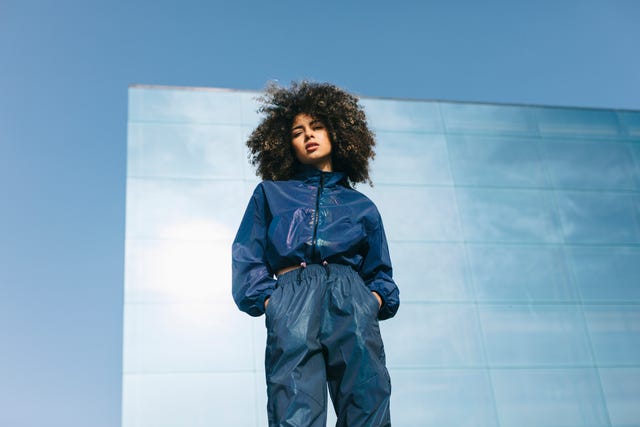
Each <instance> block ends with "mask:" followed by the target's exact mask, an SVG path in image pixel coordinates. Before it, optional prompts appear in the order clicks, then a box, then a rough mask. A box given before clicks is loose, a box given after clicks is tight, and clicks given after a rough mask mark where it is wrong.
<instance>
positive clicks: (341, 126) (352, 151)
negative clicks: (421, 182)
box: [247, 81, 375, 185]
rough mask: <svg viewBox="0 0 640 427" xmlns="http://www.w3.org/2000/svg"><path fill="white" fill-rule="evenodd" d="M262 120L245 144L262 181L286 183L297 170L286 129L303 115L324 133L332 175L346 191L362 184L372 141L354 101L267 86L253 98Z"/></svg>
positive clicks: (305, 88) (313, 88)
mask: <svg viewBox="0 0 640 427" xmlns="http://www.w3.org/2000/svg"><path fill="white" fill-rule="evenodd" d="M258 101H259V102H261V103H262V105H261V107H260V108H259V109H258V112H259V113H263V114H264V115H265V117H264V118H263V120H262V122H261V123H260V124H259V125H258V127H257V128H256V129H255V130H254V131H253V132H252V133H251V135H250V136H249V139H248V140H247V146H248V147H249V151H250V155H249V159H250V161H251V164H252V165H254V166H257V170H256V175H258V176H260V177H261V178H262V179H265V180H274V181H281V180H288V179H291V178H292V177H293V175H294V174H295V171H296V169H297V167H298V165H299V162H298V160H297V159H296V157H295V155H294V153H293V149H292V145H291V126H292V124H293V120H294V118H295V117H296V116H297V115H298V114H308V115H310V116H311V117H313V118H315V119H317V120H320V121H321V122H322V123H324V125H325V126H326V127H327V131H328V133H329V137H330V138H331V160H332V164H333V170H335V171H340V172H344V173H345V174H346V176H347V179H348V181H349V185H354V184H356V183H359V182H367V183H369V184H370V185H372V182H371V178H369V160H370V159H373V158H374V156H375V152H374V146H375V138H374V134H373V132H372V131H371V130H370V129H369V127H368V126H367V118H366V116H365V113H364V110H363V109H362V107H361V106H360V105H359V104H358V98H357V97H356V96H354V95H351V94H349V93H347V92H345V91H344V90H342V89H340V88H338V87H336V86H334V85H332V84H329V83H315V82H308V81H302V82H293V83H291V87H290V88H284V87H280V86H278V85H277V84H276V83H270V84H269V85H268V86H267V88H266V90H265V94H264V95H263V96H261V97H260V98H258Z"/></svg>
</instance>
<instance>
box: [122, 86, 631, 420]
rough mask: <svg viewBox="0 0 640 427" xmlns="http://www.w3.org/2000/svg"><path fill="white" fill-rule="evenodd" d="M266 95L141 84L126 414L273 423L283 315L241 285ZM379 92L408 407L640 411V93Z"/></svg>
mask: <svg viewBox="0 0 640 427" xmlns="http://www.w3.org/2000/svg"><path fill="white" fill-rule="evenodd" d="M257 95H259V94H258V93H257V92H243V91H231V90H215V89H190V88H171V87H169V88H168V87H147V86H133V87H131V88H130V89H129V122H128V169H127V212H126V262H125V266H126V267H125V268H126V273H125V306H124V316H125V318H124V368H123V369H124V372H123V426H124V427H143V426H144V427H147V426H148V427H164V426H176V427H184V426H190V427H199V426H202V427H204V426H234V427H235V426H266V425H267V422H266V391H265V381H264V362H263V354H264V346H265V339H266V335H265V328H264V318H263V317H259V318H252V317H249V316H248V315H246V314H244V313H241V312H240V311H238V310H237V308H236V306H235V304H234V303H233V301H232V298H231V256H230V255H231V254H230V250H231V242H232V239H233V237H234V236H235V232H236V230H237V227H238V225H239V222H240V220H241V218H242V214H243V212H244V209H245V207H246V205H247V202H248V200H249V197H250V195H251V192H252V190H253V188H254V187H255V185H256V184H257V183H258V179H257V178H256V176H255V174H254V170H253V168H252V167H251V166H250V165H249V163H248V161H247V152H246V149H245V145H244V140H245V139H246V137H247V136H248V134H249V133H250V132H251V130H252V129H253V128H254V127H255V125H256V124H257V123H258V120H259V116H258V115H257V113H256V105H257V104H256V101H255V97H256V96H257ZM362 103H363V105H364V106H365V110H366V112H367V114H368V117H369V122H370V124H371V126H372V128H373V129H374V130H375V132H376V135H377V138H378V147H377V157H376V159H375V162H374V163H373V167H372V169H373V180H374V184H375V186H374V187H373V188H370V187H368V186H360V187H359V188H358V189H359V190H360V191H362V192H364V193H365V194H367V195H368V196H369V197H370V198H371V199H373V200H374V201H375V203H376V204H377V206H378V208H379V209H380V211H381V213H382V217H383V219H384V221H385V228H386V232H387V237H388V239H389V243H390V250H391V256H392V260H393V262H394V275H395V278H396V281H397V283H398V285H399V287H400V291H401V301H402V304H401V307H400V311H399V312H398V315H397V316H396V317H395V318H393V319H391V320H388V321H384V322H382V323H381V329H382V333H383V337H384V340H385V346H386V353H387V364H388V368H389V371H390V373H391V378H392V384H393V394H392V406H391V412H392V420H393V425H394V426H396V427H403V426H405V427H414V426H417V427H425V426H427V427H430V426H433V427H448V426H451V427H453V426H456V427H458V426H478V427H491V426H500V427H528V426H532V427H533V426H536V427H546V426H554V427H561V426H567V427H568V426H571V427H573V426H591V427H595V426H613V427H622V426H640V112H638V111H617V110H600V109H578V108H557V107H541V106H521V105H495V104H474V103H458V102H442V101H437V102H436V101H415V100H397V99H376V98H364V99H363V100H362ZM329 413H330V420H332V419H333V420H335V416H334V415H333V414H332V410H331V409H330V410H329Z"/></svg>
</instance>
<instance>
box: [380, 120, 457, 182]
mask: <svg viewBox="0 0 640 427" xmlns="http://www.w3.org/2000/svg"><path fill="white" fill-rule="evenodd" d="M377 138H378V144H377V145H376V158H375V161H374V162H373V164H372V166H371V169H372V171H373V174H372V179H373V182H374V183H376V184H378V183H387V184H388V183H391V184H397V183H404V184H438V185H445V184H451V183H452V180H451V172H450V171H449V158H448V156H447V146H446V143H445V140H444V136H443V135H438V134H435V135H434V134H420V133H390V132H378V133H377Z"/></svg>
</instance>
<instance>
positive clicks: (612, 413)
mask: <svg viewBox="0 0 640 427" xmlns="http://www.w3.org/2000/svg"><path fill="white" fill-rule="evenodd" d="M600 379H601V381H602V388H603V389H604V397H605V400H606V402H607V410H608V411H609V418H611V427H628V426H637V425H638V423H639V422H640V405H639V404H638V402H640V369H638V368H605V369H600Z"/></svg>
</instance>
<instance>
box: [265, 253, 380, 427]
mask: <svg viewBox="0 0 640 427" xmlns="http://www.w3.org/2000/svg"><path fill="white" fill-rule="evenodd" d="M377 314H378V301H377V299H376V298H375V296H374V295H373V294H371V292H370V291H369V289H368V288H367V287H366V286H365V285H364V283H363V281H362V279H361V278H360V276H359V275H358V273H357V272H355V271H354V270H353V269H352V268H351V267H348V266H344V265H338V264H330V265H325V266H322V265H317V264H313V265H309V266H307V267H305V268H299V269H297V270H293V271H290V272H288V273H285V274H283V275H281V276H280V277H279V278H278V286H277V288H276V290H275V291H274V292H273V294H272V295H271V298H270V300H269V304H268V306H267V310H266V325H267V350H266V356H265V370H266V377H267V396H268V414H269V426H270V427H273V426H278V427H324V426H325V425H326V417H327V414H326V407H327V384H328V386H329V392H330V394H331V400H332V402H333V407H334V409H335V411H336V414H337V417H338V422H337V424H336V427H364V426H367V427H387V426H390V425H391V422H390V415H389V398H390V395H391V383H390V380H389V373H388V372H387V369H386V367H385V356H384V348H383V344H382V339H381V336H380V329H379V327H378V320H377Z"/></svg>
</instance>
